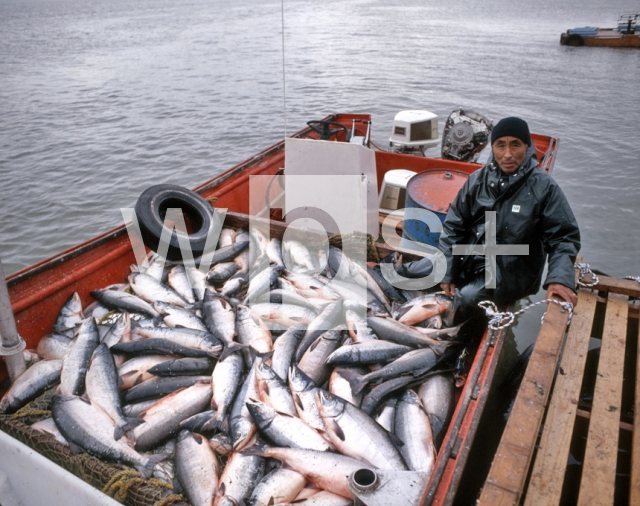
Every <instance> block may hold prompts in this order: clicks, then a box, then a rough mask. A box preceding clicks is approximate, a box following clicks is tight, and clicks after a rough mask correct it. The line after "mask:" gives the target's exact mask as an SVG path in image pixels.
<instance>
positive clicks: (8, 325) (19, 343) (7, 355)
mask: <svg viewBox="0 0 640 506" xmlns="http://www.w3.org/2000/svg"><path fill="white" fill-rule="evenodd" d="M24 347H25V343H24V341H23V340H22V338H21V337H20V335H19V334H18V329H16V321H15V320H14V318H13V310H12V309H11V300H9V291H8V290H7V282H6V280H5V279H4V270H3V269H2V259H1V258H0V355H4V361H5V363H6V364H7V371H8V372H9V378H11V382H12V383H13V382H14V381H15V380H16V379H17V378H18V377H19V376H20V375H21V374H22V373H23V372H24V371H26V369H27V366H26V364H25V361H24V355H23V354H22V350H24Z"/></svg>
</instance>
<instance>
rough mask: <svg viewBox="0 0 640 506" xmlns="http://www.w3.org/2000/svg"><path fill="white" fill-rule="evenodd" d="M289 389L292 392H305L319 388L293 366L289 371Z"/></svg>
mask: <svg viewBox="0 0 640 506" xmlns="http://www.w3.org/2000/svg"><path fill="white" fill-rule="evenodd" d="M289 388H291V391H292V392H304V391H306V390H311V389H313V388H317V385H316V384H315V383H314V382H313V380H312V379H311V378H309V376H307V375H306V374H305V373H303V372H302V371H301V370H300V368H299V367H297V366H295V365H293V366H291V368H290V369H289Z"/></svg>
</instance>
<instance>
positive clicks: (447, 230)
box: [438, 179, 471, 284]
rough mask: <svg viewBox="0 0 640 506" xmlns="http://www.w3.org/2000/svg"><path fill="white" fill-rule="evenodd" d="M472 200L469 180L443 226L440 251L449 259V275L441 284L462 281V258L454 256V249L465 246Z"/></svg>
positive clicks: (453, 204) (447, 274)
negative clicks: (454, 247) (456, 246)
mask: <svg viewBox="0 0 640 506" xmlns="http://www.w3.org/2000/svg"><path fill="white" fill-rule="evenodd" d="M470 198H471V193H470V185H469V179H467V181H465V183H464V185H462V188H460V191H459V192H458V195H457V196H456V198H455V199H454V201H453V203H452V204H451V207H450V208H449V211H448V212H447V217H446V218H445V220H444V223H443V224H442V233H441V234H440V242H439V244H438V249H440V251H442V253H444V256H445V258H446V259H447V273H446V274H445V276H444V278H443V279H442V281H441V283H456V284H457V283H459V281H460V274H461V273H460V267H461V264H462V257H460V256H454V255H453V253H452V249H453V246H454V245H455V244H464V243H465V240H466V239H467V237H468V235H469V232H468V228H469V223H470V222H471V211H470V206H469V200H470Z"/></svg>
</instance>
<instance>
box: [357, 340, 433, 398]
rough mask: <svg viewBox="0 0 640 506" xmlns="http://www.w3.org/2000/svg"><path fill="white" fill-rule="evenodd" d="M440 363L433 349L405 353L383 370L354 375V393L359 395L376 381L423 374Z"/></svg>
mask: <svg viewBox="0 0 640 506" xmlns="http://www.w3.org/2000/svg"><path fill="white" fill-rule="evenodd" d="M437 362H438V356H437V355H436V353H435V352H434V351H433V350H432V349H431V348H425V349H421V350H413V351H410V352H408V353H405V354H404V355H402V356H401V357H400V358H397V359H396V360H394V361H393V362H391V363H390V364H387V365H386V366H384V367H383V368H382V369H378V370H377V371H373V372H370V373H369V374H365V375H364V376H357V375H354V376H353V377H352V378H351V379H350V382H351V386H352V388H353V390H354V392H356V393H359V392H361V391H362V389H363V388H364V387H365V385H366V384H367V383H369V382H370V381H375V380H388V379H392V378H397V377H399V376H402V375H404V374H408V373H411V374H421V373H424V372H427V371H428V370H429V369H431V368H432V367H433V366H434V365H436V363H437Z"/></svg>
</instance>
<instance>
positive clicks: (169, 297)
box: [129, 272, 189, 308]
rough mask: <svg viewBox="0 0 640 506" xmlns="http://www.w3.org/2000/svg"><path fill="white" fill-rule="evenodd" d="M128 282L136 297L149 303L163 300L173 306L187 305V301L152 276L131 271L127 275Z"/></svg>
mask: <svg viewBox="0 0 640 506" xmlns="http://www.w3.org/2000/svg"><path fill="white" fill-rule="evenodd" d="M129 283H130V284H131V288H132V289H133V291H134V292H135V294H136V295H137V296H138V297H140V298H141V299H143V300H146V301H147V302H149V303H151V304H154V303H156V302H165V303H167V304H171V305H173V306H180V307H184V308H186V307H189V303H188V302H187V301H186V300H185V299H183V298H182V297H181V296H180V295H179V294H178V293H177V292H176V291H175V290H173V289H171V288H169V287H168V286H165V285H163V284H162V283H160V282H159V281H158V280H157V279H156V278H154V277H153V276H149V275H148V274H142V273H140V272H133V273H131V274H130V275H129Z"/></svg>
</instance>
